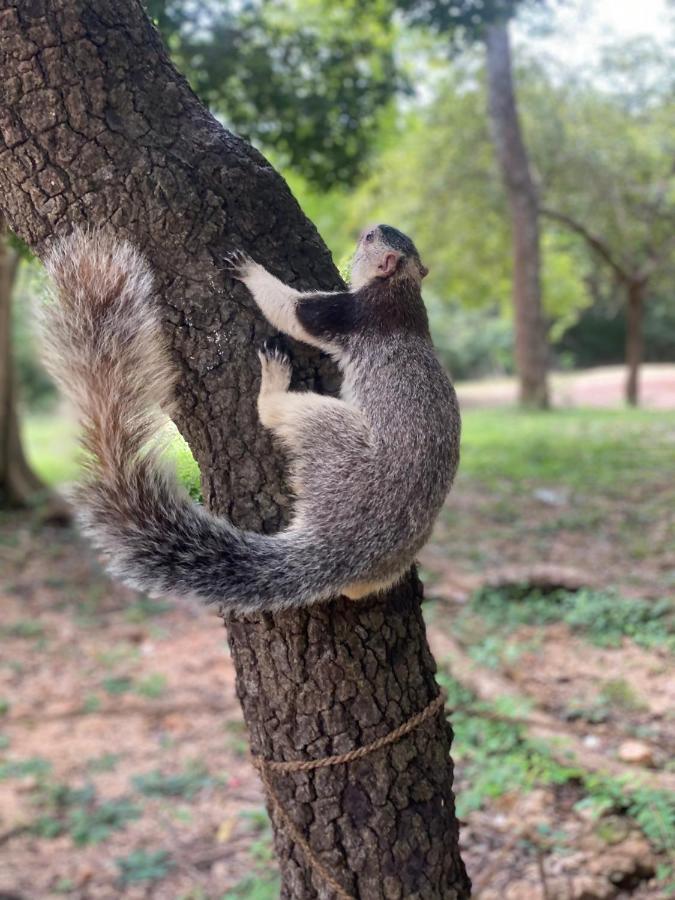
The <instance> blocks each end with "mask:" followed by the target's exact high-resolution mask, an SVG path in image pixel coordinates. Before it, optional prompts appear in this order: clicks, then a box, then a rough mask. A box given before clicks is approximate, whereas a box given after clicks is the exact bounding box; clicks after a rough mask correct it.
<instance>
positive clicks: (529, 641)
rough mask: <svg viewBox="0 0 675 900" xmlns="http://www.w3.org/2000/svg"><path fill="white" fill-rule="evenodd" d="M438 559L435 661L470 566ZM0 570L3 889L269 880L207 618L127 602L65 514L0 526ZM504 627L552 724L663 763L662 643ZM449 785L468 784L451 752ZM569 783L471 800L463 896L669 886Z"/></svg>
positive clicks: (260, 818)
mask: <svg viewBox="0 0 675 900" xmlns="http://www.w3.org/2000/svg"><path fill="white" fill-rule="evenodd" d="M466 502H467V503H468V502H469V500H468V498H466ZM442 558H443V554H442V552H441V551H440V549H439V547H438V545H436V547H434V546H433V545H432V547H431V548H430V550H429V552H428V554H427V556H426V558H425V567H426V568H427V570H428V571H430V572H432V573H433V575H434V578H433V583H432V585H431V588H430V593H431V594H432V595H434V596H436V597H438V598H440V599H439V600H438V601H437V602H436V608H435V609H434V610H433V612H432V615H431V617H430V623H431V627H430V635H431V641H432V645H433V646H434V650H435V652H436V654H437V658H438V660H439V663H440V665H441V668H442V669H444V668H446V667H448V666H450V665H451V664H452V657H453V653H452V646H453V645H452V644H450V645H449V644H448V643H447V641H448V640H450V638H449V635H451V634H452V617H453V615H454V610H455V607H456V606H457V605H458V604H459V606H461V603H462V597H463V592H464V596H465V594H466V591H467V590H469V589H470V588H471V587H473V586H474V585H475V578H476V576H475V574H473V575H472V574H470V566H466V567H465V569H464V574H462V573H461V572H460V574H459V575H457V574H456V573H455V575H453V572H450V571H448V570H447V568H445V569H444V568H443V566H441V565H439V564H438V561H439V560H441V559H442ZM434 560H436V564H435V563H434ZM568 562H569V559H568ZM581 562H582V563H583V564H584V565H585V563H586V560H585V558H582V560H581ZM0 571H1V572H2V577H1V587H0V608H1V609H2V622H1V623H0V897H3V898H24V900H43V898H44V900H52V898H57V897H62V896H68V897H74V898H77V900H94V898H97V900H98V898H105V900H112V898H118V897H121V898H125V900H135V898H156V900H169V898H171V900H176V898H182V900H200V898H207V900H211V898H213V900H220V898H225V897H231V898H235V897H245V898H249V900H254V898H268V897H269V898H271V897H273V896H275V888H274V885H273V884H271V885H270V882H269V878H270V876H272V877H273V873H274V863H273V860H272V856H271V844H270V834H269V828H268V826H267V825H266V823H265V817H264V800H263V795H262V791H261V788H260V785H259V783H258V780H257V777H256V776H255V774H254V773H253V771H252V769H251V767H250V766H249V764H248V761H247V749H246V746H247V745H246V736H245V733H244V730H243V725H242V721H241V716H240V712H239V708H238V705H237V702H236V698H235V691H234V673H233V667H232V664H231V662H230V659H229V657H228V653H227V647H226V640H225V637H226V636H225V632H224V630H223V628H222V625H221V623H220V621H219V620H218V619H217V617H215V616H214V615H213V614H211V613H209V612H207V611H204V610H200V609H196V608H195V607H193V606H192V605H186V604H183V603H180V602H178V601H174V602H172V603H171V604H160V605H158V604H156V603H149V602H147V601H144V602H140V601H139V599H138V597H136V596H135V595H134V594H133V593H132V592H130V591H127V590H125V589H123V588H120V587H118V586H115V585H112V584H111V583H110V582H109V581H108V580H107V579H106V578H105V576H103V575H102V573H101V572H100V570H99V568H98V566H97V565H96V563H95V562H94V561H93V560H92V559H91V556H90V554H89V551H88V550H87V549H86V548H85V547H84V546H83V544H82V543H81V542H80V541H79V539H77V538H76V537H75V536H74V535H73V533H72V532H71V531H69V530H67V529H60V530H59V529H47V530H46V531H42V532H40V531H37V530H36V529H35V527H34V525H33V524H32V523H31V521H30V519H28V518H27V517H19V516H12V517H8V518H5V519H4V520H2V522H1V523H0ZM444 640H445V643H444ZM514 641H516V642H519V645H520V646H521V648H522V647H525V648H526V649H525V652H521V653H520V655H518V654H516V655H514V656H513V658H512V659H511V661H510V662H509V664H508V665H504V666H503V668H502V669H501V671H500V675H499V677H500V678H502V679H503V680H504V681H505V682H508V683H509V684H511V685H512V686H515V687H516V688H517V690H518V691H519V692H520V693H522V694H523V695H525V696H526V697H528V698H529V699H530V700H531V702H532V704H533V705H534V706H535V707H536V709H538V710H540V711H541V713H542V715H548V716H550V717H552V718H553V719H554V720H555V722H556V723H559V726H560V736H563V737H564V735H565V733H569V732H571V731H573V732H574V734H575V735H576V740H577V744H578V745H582V746H583V747H585V748H586V749H587V750H588V752H589V754H591V753H592V754H595V756H594V757H593V758H597V756H598V755H599V756H600V758H603V757H604V758H606V759H607V760H608V761H609V760H614V761H615V760H616V758H617V753H618V750H619V747H620V745H621V744H622V743H623V742H625V741H626V740H628V739H631V738H636V737H639V738H640V741H641V742H642V744H643V745H644V744H646V745H647V746H648V749H649V752H650V755H649V758H647V759H642V760H641V761H640V762H638V763H633V764H630V765H632V766H633V770H634V771H636V772H640V771H644V772H650V773H651V774H652V775H654V776H657V775H658V774H659V772H661V771H662V770H663V768H664V766H665V764H666V762H667V757H668V749H667V748H668V746H669V744H670V746H671V747H672V741H673V740H674V739H675V734H674V732H673V719H672V708H673V697H674V695H675V685H673V683H672V677H671V676H672V666H670V667H669V660H668V659H667V658H666V657H665V656H663V655H661V654H659V653H658V652H647V651H642V650H637V649H636V648H633V647H628V646H627V647H625V648H618V649H614V650H609V649H602V650H601V649H598V648H591V647H589V645H588V644H586V643H583V642H581V641H579V639H577V638H575V637H573V636H572V635H571V634H570V633H569V632H568V631H567V629H566V627H565V626H562V625H556V626H552V627H551V628H549V629H545V630H544V631H542V630H541V629H539V630H538V632H537V634H534V633H529V632H528V630H527V629H523V630H522V632H519V633H518V634H517V635H516V636H515V637H514ZM449 648H450V649H449ZM507 656H508V654H507ZM543 660H546V665H543ZM626 666H628V667H629V668H630V673H629V674H630V680H631V690H632V693H631V695H630V697H621V698H615V700H616V701H617V702H616V703H614V704H612V703H610V704H609V709H608V711H607V715H606V716H605V717H604V718H601V720H599V721H598V722H597V723H596V724H588V723H587V722H584V723H583V724H581V725H579V724H578V723H577V724H572V725H570V722H572V721H573V716H571V715H570V710H571V709H573V707H574V704H575V703H577V704H580V703H584V702H586V703H587V704H588V703H590V702H591V701H592V699H593V697H595V696H596V694H597V693H598V685H601V684H604V683H605V682H607V681H609V680H611V679H612V677H615V678H616V677H618V675H617V673H619V672H623V673H624V675H625V672H626V671H627V670H626ZM458 674H461V673H458ZM477 677H478V678H479V679H480V678H481V677H482V676H481V675H480V672H479V674H478V676H477ZM460 680H461V679H460ZM474 687H475V685H474ZM619 700H620V701H621V702H619ZM622 704H623V705H622ZM548 738H549V739H551V735H550V734H549V735H548ZM553 739H554V740H555V735H554V736H553ZM625 765H628V764H625ZM625 765H624V768H625ZM456 786H457V791H458V793H460V794H462V793H463V792H465V791H468V790H469V789H470V787H471V784H470V778H469V773H468V772H467V770H466V768H465V766H464V764H463V762H462V760H459V762H458V764H457V775H456ZM579 797H580V789H576V788H575V787H574V786H573V785H570V783H566V784H561V785H560V786H558V787H556V786H548V787H544V788H537V789H535V790H533V791H529V792H523V791H519V790H513V791H509V790H506V791H502V792H501V793H500V796H498V797H496V798H495V799H494V800H493V801H491V802H488V803H486V804H483V805H482V806H481V808H479V809H477V810H476V811H473V812H471V813H469V814H468V815H467V816H466V817H465V821H464V824H463V831H462V842H463V846H464V855H465V859H466V862H467V865H468V867H469V869H470V872H471V874H472V876H473V878H474V881H475V884H476V891H475V896H479V897H482V898H485V900H500V898H507V900H530V898H531V900H540V898H542V900H553V898H556V900H557V898H560V900H563V898H564V900H570V898H576V900H592V898H596V897H597V898H617V897H629V896H630V897H637V898H647V897H648V898H651V900H656V898H658V897H665V896H666V895H665V894H664V893H663V892H662V891H661V889H659V888H658V887H657V886H656V884H655V882H654V881H653V878H652V876H653V873H654V871H655V869H656V867H657V866H658V865H659V864H660V863H663V860H662V859H659V858H658V857H657V856H655V854H654V852H653V849H652V848H651V847H650V845H649V844H648V842H647V841H646V839H645V838H644V836H643V835H642V834H641V833H640V832H639V831H638V829H637V828H636V827H635V825H634V824H633V823H632V822H631V820H630V819H628V818H624V817H623V816H614V817H610V818H605V819H603V820H602V822H601V824H598V822H597V821H596V820H595V819H593V818H591V817H590V816H587V815H585V814H584V813H582V812H580V811H579V810H578V808H577V806H576V804H577V801H578V800H579ZM153 867H154V868H153Z"/></svg>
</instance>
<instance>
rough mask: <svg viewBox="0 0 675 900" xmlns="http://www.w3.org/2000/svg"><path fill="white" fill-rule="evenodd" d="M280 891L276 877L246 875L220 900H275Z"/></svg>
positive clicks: (279, 884)
mask: <svg viewBox="0 0 675 900" xmlns="http://www.w3.org/2000/svg"><path fill="white" fill-rule="evenodd" d="M280 889H281V882H280V880H279V878H278V877H270V876H269V875H247V876H246V878H244V879H242V880H241V881H240V882H238V883H237V884H235V886H234V887H233V888H232V889H231V890H229V891H228V892H227V893H226V894H223V897H222V900H276V898H277V897H278V896H279V891H280Z"/></svg>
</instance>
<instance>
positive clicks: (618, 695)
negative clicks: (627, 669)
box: [600, 678, 645, 712]
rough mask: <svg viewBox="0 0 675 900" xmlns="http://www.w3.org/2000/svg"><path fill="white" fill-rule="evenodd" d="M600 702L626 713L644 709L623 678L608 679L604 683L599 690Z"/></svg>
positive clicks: (641, 702)
mask: <svg viewBox="0 0 675 900" xmlns="http://www.w3.org/2000/svg"><path fill="white" fill-rule="evenodd" d="M600 700H601V701H604V702H605V703H607V704H608V705H609V706H614V707H617V708H618V709H622V710H625V711H626V712H636V711H638V710H641V709H644V708H645V704H644V702H643V701H642V700H640V698H639V697H638V696H637V694H636V693H635V691H634V690H633V688H632V687H631V686H630V685H629V684H628V682H627V681H626V679H625V678H610V679H609V680H608V681H606V682H605V683H604V684H603V686H602V687H601V689H600Z"/></svg>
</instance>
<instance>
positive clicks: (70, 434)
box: [22, 414, 79, 485]
mask: <svg viewBox="0 0 675 900" xmlns="http://www.w3.org/2000/svg"><path fill="white" fill-rule="evenodd" d="M22 430H23V437H24V442H25V447H26V454H27V456H28V460H29V462H30V463H31V465H32V466H33V467H34V469H35V471H36V472H37V474H38V475H39V476H40V477H41V478H42V479H43V481H44V482H45V483H46V484H52V485H57V484H63V483H64V482H68V481H74V479H75V478H76V477H77V474H78V471H79V464H78V460H77V456H78V451H77V428H76V425H75V423H74V422H73V421H71V420H70V419H68V418H67V417H65V416H59V415H55V414H43V415H30V416H27V417H26V418H25V419H24V421H23V423H22Z"/></svg>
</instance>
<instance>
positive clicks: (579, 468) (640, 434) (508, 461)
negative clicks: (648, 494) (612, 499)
mask: <svg viewBox="0 0 675 900" xmlns="http://www.w3.org/2000/svg"><path fill="white" fill-rule="evenodd" d="M463 420H464V429H463V436H462V461H461V465H460V472H461V475H462V477H465V478H470V479H476V480H480V481H482V482H484V483H485V484H486V485H487V486H490V487H493V486H500V485H503V484H504V483H505V482H506V483H510V484H512V485H513V486H514V487H524V486H532V487H536V486H542V487H544V486H556V487H566V488H569V489H572V490H582V491H583V490H586V489H592V490H598V489H600V490H603V491H607V492H608V493H610V494H614V493H617V492H620V491H622V490H624V489H625V488H626V487H630V486H635V485H638V484H639V485H640V486H641V487H643V488H644V489H645V490H648V487H649V485H650V483H651V484H659V483H663V482H667V483H671V481H672V479H671V477H670V475H669V472H672V464H673V457H674V454H675V413H673V412H661V411H659V412H653V411H645V410H595V409H575V410H556V411H554V412H550V413H540V412H524V411H519V410H514V409H499V410H468V411H467V412H465V413H464V417H463Z"/></svg>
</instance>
